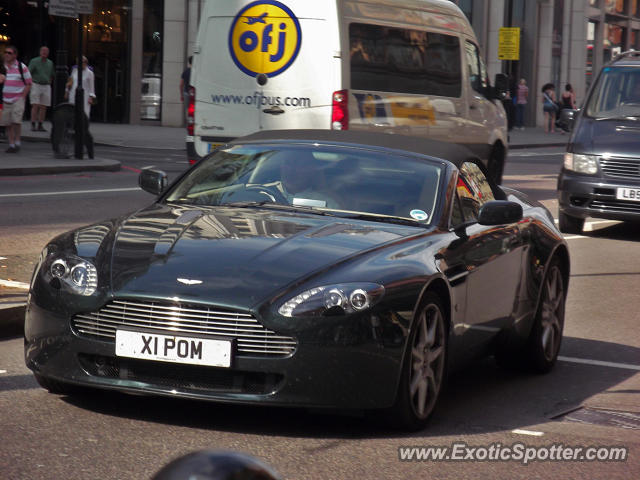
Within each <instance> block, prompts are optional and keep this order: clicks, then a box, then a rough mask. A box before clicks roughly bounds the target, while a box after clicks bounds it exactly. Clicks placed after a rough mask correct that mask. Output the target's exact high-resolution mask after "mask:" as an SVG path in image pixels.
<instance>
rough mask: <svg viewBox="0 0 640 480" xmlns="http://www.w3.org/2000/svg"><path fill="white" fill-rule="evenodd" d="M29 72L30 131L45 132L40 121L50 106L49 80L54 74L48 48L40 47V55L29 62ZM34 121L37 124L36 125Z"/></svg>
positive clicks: (50, 80)
mask: <svg viewBox="0 0 640 480" xmlns="http://www.w3.org/2000/svg"><path fill="white" fill-rule="evenodd" d="M29 72H30V73H31V77H32V78H33V85H32V86H31V93H30V94H29V99H30V100H31V131H32V132H35V131H38V132H46V130H45V128H44V126H43V125H42V122H44V118H45V116H46V114H47V107H50V106H51V82H53V77H54V74H55V67H54V66H53V62H52V61H51V60H49V48H48V47H46V46H42V47H40V55H39V56H37V57H35V58H33V59H32V60H31V61H30V62H29ZM36 122H38V126H37V127H36Z"/></svg>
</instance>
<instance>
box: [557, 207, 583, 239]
mask: <svg viewBox="0 0 640 480" xmlns="http://www.w3.org/2000/svg"><path fill="white" fill-rule="evenodd" d="M558 226H559V227H560V231H561V232H562V233H572V234H574V235H580V234H581V233H582V228H583V227H584V218H578V217H572V216H571V215H567V214H566V213H564V212H563V211H562V210H560V213H559V215H558Z"/></svg>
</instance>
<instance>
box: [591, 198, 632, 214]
mask: <svg viewBox="0 0 640 480" xmlns="http://www.w3.org/2000/svg"><path fill="white" fill-rule="evenodd" d="M591 208H595V209H597V210H602V211H605V212H618V213H620V212H622V213H639V214H640V202H625V201H623V200H593V201H592V202H591Z"/></svg>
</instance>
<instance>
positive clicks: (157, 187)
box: [138, 167, 169, 195]
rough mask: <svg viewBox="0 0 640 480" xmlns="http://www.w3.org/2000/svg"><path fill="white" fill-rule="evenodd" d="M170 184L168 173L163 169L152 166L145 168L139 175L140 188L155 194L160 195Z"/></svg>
mask: <svg viewBox="0 0 640 480" xmlns="http://www.w3.org/2000/svg"><path fill="white" fill-rule="evenodd" d="M168 184H169V181H168V179H167V174H166V173H164V172H163V171H161V170H154V169H153V168H151V167H148V168H143V169H142V171H141V172H140V175H139V176H138V185H139V186H140V188H141V189H142V190H144V191H145V192H149V193H152V194H153V195H160V194H161V193H162V192H164V191H165V189H166V188H167V185H168Z"/></svg>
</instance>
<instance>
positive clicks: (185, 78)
mask: <svg viewBox="0 0 640 480" xmlns="http://www.w3.org/2000/svg"><path fill="white" fill-rule="evenodd" d="M192 61H193V55H191V56H190V57H189V60H188V62H189V64H188V66H187V68H185V69H184V72H182V75H181V76H180V101H181V102H182V106H183V108H184V114H185V117H186V116H187V114H188V109H189V82H190V81H191V62H192Z"/></svg>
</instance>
